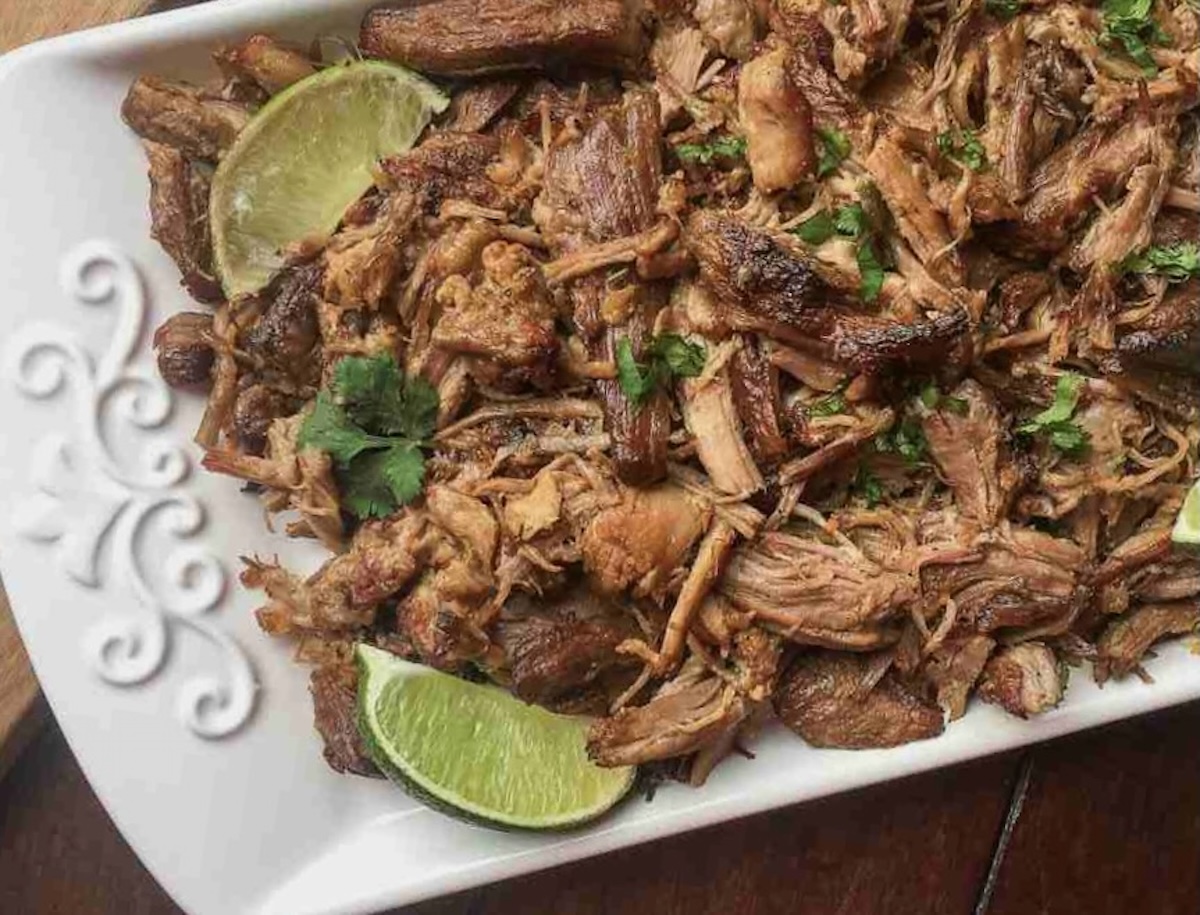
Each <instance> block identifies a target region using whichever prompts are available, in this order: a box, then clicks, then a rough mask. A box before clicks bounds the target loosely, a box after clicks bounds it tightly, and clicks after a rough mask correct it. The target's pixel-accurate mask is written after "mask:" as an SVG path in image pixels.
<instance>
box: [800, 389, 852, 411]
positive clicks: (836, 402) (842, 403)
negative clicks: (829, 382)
mask: <svg viewBox="0 0 1200 915" xmlns="http://www.w3.org/2000/svg"><path fill="white" fill-rule="evenodd" d="M845 412H846V395H844V394H843V393H842V392H841V391H834V392H833V393H832V394H829V395H827V396H825V397H822V398H821V399H820V400H815V401H813V402H812V404H810V405H809V407H808V415H809V416H837V415H838V414H839V413H845Z"/></svg>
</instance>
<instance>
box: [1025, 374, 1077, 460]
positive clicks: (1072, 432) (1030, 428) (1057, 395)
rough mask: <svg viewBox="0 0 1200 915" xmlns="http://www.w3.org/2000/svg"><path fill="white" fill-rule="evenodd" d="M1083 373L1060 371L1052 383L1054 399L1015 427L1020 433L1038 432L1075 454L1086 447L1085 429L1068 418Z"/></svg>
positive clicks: (1062, 448)
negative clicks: (1060, 373) (1056, 381)
mask: <svg viewBox="0 0 1200 915" xmlns="http://www.w3.org/2000/svg"><path fill="white" fill-rule="evenodd" d="M1083 382H1084V379H1083V376H1082V375H1077V374H1075V373H1074V372H1066V373H1065V374H1063V375H1060V376H1059V378H1058V383H1057V384H1056V385H1055V387H1054V403H1052V404H1051V405H1050V406H1049V407H1047V408H1046V409H1045V410H1043V411H1042V412H1041V413H1039V414H1038V415H1037V416H1035V417H1033V419H1031V420H1029V422H1027V423H1025V424H1024V425H1022V426H1021V427H1020V428H1018V429H1017V432H1019V433H1021V434H1022V435H1040V436H1042V437H1043V438H1046V439H1047V440H1048V441H1049V442H1050V444H1051V445H1053V446H1054V447H1055V448H1057V449H1058V450H1059V451H1061V452H1062V453H1063V454H1071V455H1077V454H1082V453H1083V452H1084V451H1086V450H1087V447H1088V444H1089V441H1090V437H1089V436H1088V433H1087V430H1086V429H1083V428H1082V427H1080V426H1079V424H1078V423H1076V422H1074V421H1072V419H1071V417H1072V416H1073V415H1074V414H1075V408H1076V407H1077V406H1078V405H1079V394H1080V392H1081V391H1082V389H1083Z"/></svg>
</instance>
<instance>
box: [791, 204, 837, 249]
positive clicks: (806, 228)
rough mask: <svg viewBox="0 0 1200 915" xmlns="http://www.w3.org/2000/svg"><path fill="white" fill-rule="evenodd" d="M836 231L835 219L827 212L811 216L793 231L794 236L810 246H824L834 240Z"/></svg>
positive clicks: (822, 211) (823, 211)
mask: <svg viewBox="0 0 1200 915" xmlns="http://www.w3.org/2000/svg"><path fill="white" fill-rule="evenodd" d="M836 231H837V229H836V228H835V227H834V222H833V217H832V216H830V215H829V213H828V212H827V211H826V210H821V212H819V213H817V214H816V215H815V216H810V217H809V218H808V219H806V220H804V222H802V223H800V225H798V226H795V227H794V228H793V229H792V230H791V232H792V234H793V235H795V236H797V237H798V238H799V239H800V240H801V241H802V242H806V243H807V244H810V245H823V244H824V243H825V242H827V241H829V239H831V238H833V236H834V233H835V232H836Z"/></svg>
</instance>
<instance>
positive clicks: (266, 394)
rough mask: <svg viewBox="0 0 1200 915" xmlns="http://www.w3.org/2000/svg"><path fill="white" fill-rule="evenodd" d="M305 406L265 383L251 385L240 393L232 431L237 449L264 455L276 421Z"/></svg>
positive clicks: (235, 402) (234, 405) (236, 403)
mask: <svg viewBox="0 0 1200 915" xmlns="http://www.w3.org/2000/svg"><path fill="white" fill-rule="evenodd" d="M300 406H302V402H301V401H299V400H298V399H297V398H295V397H293V396H289V395H288V394H285V393H284V392H283V391H280V390H279V389H278V388H275V387H272V386H271V385H269V384H265V383H263V382H252V383H250V384H247V385H246V386H245V387H243V388H242V389H241V390H240V391H238V394H237V399H236V400H235V401H234V404H233V416H232V421H231V423H230V426H231V428H230V431H231V432H232V433H233V440H234V442H236V443H237V446H238V448H240V449H241V450H242V451H243V452H245V453H246V454H249V455H261V454H262V453H263V452H264V451H265V450H266V447H267V438H268V435H269V433H270V431H271V426H272V425H273V424H274V422H275V420H277V419H280V418H282V417H285V416H290V415H292V414H293V413H295V412H296V410H297V409H299V407H300Z"/></svg>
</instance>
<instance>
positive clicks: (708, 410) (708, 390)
mask: <svg viewBox="0 0 1200 915" xmlns="http://www.w3.org/2000/svg"><path fill="white" fill-rule="evenodd" d="M681 388H682V398H681V401H682V403H681V405H682V407H683V419H684V423H685V424H686V425H687V427H688V431H690V432H691V433H692V437H693V438H694V439H695V442H696V453H697V455H698V456H699V458H700V463H701V464H703V465H704V469H705V471H706V472H707V473H708V475H709V478H710V479H711V480H712V482H713V485H714V486H716V487H717V489H719V490H721V491H722V492H727V493H731V494H736V495H742V496H745V495H747V494H749V493H752V492H756V491H757V490H759V489H761V488H762V485H763V477H762V473H761V472H760V471H759V469H758V466H757V465H756V464H755V463H754V457H753V456H752V455H751V453H750V449H749V448H748V447H747V446H746V442H745V440H744V439H743V438H742V428H741V421H740V420H739V418H738V413H737V410H736V409H735V408H734V405H733V390H732V384H731V383H730V380H729V372H728V370H727V369H725V368H722V369H721V370H720V371H718V372H716V373H714V374H706V375H702V376H701V377H700V378H697V379H695V380H688V381H685V382H683V384H682V386H681Z"/></svg>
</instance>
